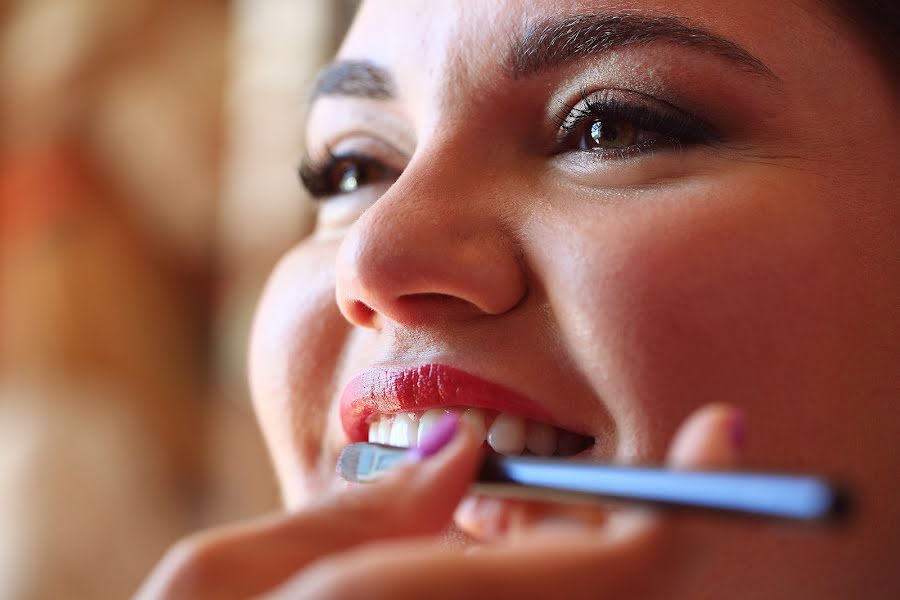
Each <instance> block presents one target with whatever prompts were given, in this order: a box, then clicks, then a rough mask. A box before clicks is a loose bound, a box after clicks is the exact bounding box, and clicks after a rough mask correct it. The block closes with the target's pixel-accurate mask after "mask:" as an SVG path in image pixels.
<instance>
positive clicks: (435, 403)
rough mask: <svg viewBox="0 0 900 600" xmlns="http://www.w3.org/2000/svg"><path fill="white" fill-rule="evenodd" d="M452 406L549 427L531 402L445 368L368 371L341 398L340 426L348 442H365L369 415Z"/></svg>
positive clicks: (543, 415)
mask: <svg viewBox="0 0 900 600" xmlns="http://www.w3.org/2000/svg"><path fill="white" fill-rule="evenodd" d="M451 406H465V407H473V408H485V409H490V410H495V411H498V412H506V413H509V414H514V415H518V416H521V417H525V418H530V419H534V420H538V421H544V422H549V423H552V422H553V419H552V418H551V417H550V415H548V414H547V412H546V411H545V410H544V409H542V408H541V407H539V406H537V405H536V404H535V403H534V401H533V400H531V399H530V398H527V397H525V396H523V395H522V394H519V393H517V392H514V391H512V390H510V389H508V388H505V387H503V386H501V385H499V384H496V383H492V382H490V381H486V380H484V379H481V378H480V377H476V376H475V375H472V374H471V373H466V372H465V371H461V370H459V369H455V368H453V367H449V366H447V365H421V366H418V367H415V368H411V369H401V370H383V369H372V370H369V371H365V372H363V373H361V374H359V375H357V376H356V377H354V378H353V379H351V380H350V382H349V383H348V384H347V387H346V388H345V389H344V393H343V395H342V396H341V406H340V410H341V424H342V425H343V427H344V432H345V433H346V434H347V437H348V438H349V439H350V442H364V441H366V439H368V433H369V422H370V421H371V419H372V417H373V415H376V414H394V413H398V412H401V411H407V412H418V411H423V410H427V409H429V408H442V407H451Z"/></svg>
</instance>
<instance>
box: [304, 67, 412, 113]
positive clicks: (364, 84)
mask: <svg viewBox="0 0 900 600" xmlns="http://www.w3.org/2000/svg"><path fill="white" fill-rule="evenodd" d="M319 96H356V97H360V98H370V99H372V100H390V99H391V98H393V97H395V96H396V86H395V84H394V78H393V77H392V76H391V74H390V73H389V72H388V71H387V70H386V69H383V68H381V67H379V66H378V65H376V64H374V63H371V62H369V61H365V60H342V61H338V62H335V63H332V64H330V65H328V66H327V67H325V68H324V69H322V71H321V72H320V73H319V75H318V77H316V81H315V83H314V84H313V86H312V91H311V92H310V95H309V101H310V103H312V101H313V100H315V99H316V98H318V97H319Z"/></svg>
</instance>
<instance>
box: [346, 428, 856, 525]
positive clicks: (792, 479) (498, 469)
mask: <svg viewBox="0 0 900 600" xmlns="http://www.w3.org/2000/svg"><path fill="white" fill-rule="evenodd" d="M348 451H350V453H351V454H352V455H353V456H354V457H358V460H357V461H355V469H351V471H352V472H349V473H347V472H343V471H347V470H348V469H345V468H344V465H343V460H344V456H345V455H347V453H348ZM404 452H405V449H403V448H394V447H392V446H385V445H382V444H369V443H359V444H351V445H350V446H348V447H347V448H345V450H344V453H343V454H342V459H341V468H342V474H343V475H344V477H345V478H346V479H350V480H352V481H370V480H372V479H376V478H377V477H379V476H380V475H381V474H383V473H384V472H386V471H387V470H389V469H390V468H391V467H392V466H393V465H394V464H396V463H397V462H398V461H401V460H403V455H404ZM473 488H474V489H473V491H475V492H477V493H480V494H486V495H492V496H504V497H515V498H530V499H537V500H554V501H563V502H572V501H575V502H578V501H591V502H596V501H598V500H618V501H627V502H640V503H649V504H654V505H665V506H673V507H686V508H699V509H707V510H713V511H719V512H728V513H737V514H744V515H757V516H767V517H776V518H783V519H791V520H800V521H828V520H836V519H840V518H843V517H845V516H846V515H847V514H848V506H849V503H848V495H847V494H846V493H845V492H844V491H842V490H841V489H839V488H838V487H836V486H835V485H833V484H831V483H829V482H828V481H826V480H824V479H821V478H819V477H814V476H810V475H783V474H771V473H745V472H729V471H673V470H668V469H658V468H643V467H624V466H612V465H604V464H598V463H591V462H586V461H576V460H564V459H553V458H537V457H525V456H501V455H485V458H484V461H483V463H482V465H481V469H480V471H479V474H478V477H477V480H476V483H475V485H474V486H473Z"/></svg>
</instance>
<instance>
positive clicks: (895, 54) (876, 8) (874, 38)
mask: <svg viewBox="0 0 900 600" xmlns="http://www.w3.org/2000/svg"><path fill="white" fill-rule="evenodd" d="M834 1H835V3H836V4H837V7H838V10H839V11H840V13H841V15H842V16H843V17H844V18H845V19H848V20H850V21H852V22H853V24H854V25H856V26H857V27H858V28H859V29H861V30H862V31H863V32H864V33H865V34H866V37H867V38H868V40H869V41H870V42H871V44H872V46H873V49H874V50H875V51H876V52H877V53H878V54H879V55H880V56H881V58H882V61H883V62H885V64H886V66H887V67H888V69H889V70H890V71H891V73H893V74H894V76H895V78H897V79H900V0H834Z"/></svg>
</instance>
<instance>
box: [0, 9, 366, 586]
mask: <svg viewBox="0 0 900 600" xmlns="http://www.w3.org/2000/svg"><path fill="white" fill-rule="evenodd" d="M353 4H354V3H353V2H339V1H330V0H241V1H237V2H234V3H229V2H227V0H191V1H190V2H182V1H179V0H19V1H12V0H6V1H5V2H3V3H0V82H2V84H0V531H2V532H3V535H2V536H0V598H121V597H126V596H128V595H129V594H130V593H131V592H133V591H134V589H135V586H136V585H137V584H138V582H139V581H140V580H141V578H142V577H144V576H145V575H146V573H147V571H148V570H149V568H150V567H151V566H152V564H153V563H154V562H155V561H156V560H158V558H159V556H160V555H161V553H162V552H163V550H164V549H165V547H167V546H168V545H169V544H171V543H172V541H173V540H175V539H176V538H178V537H180V536H181V535H184V533H185V532H187V531H190V530H192V529H195V528H197V527H198V526H201V525H205V524H209V523H211V522H219V521H222V520H228V519H233V518H236V517H243V516H247V515H250V514H253V513H256V512H259V511H262V510H266V509H269V508H271V507H273V506H274V505H275V496H274V493H275V492H274V487H273V483H272V475H271V471H270V469H269V466H268V464H267V462H266V460H265V456H264V453H263V450H262V446H261V443H260V440H259V436H258V433H257V431H256V427H255V424H254V423H253V420H252V415H251V413H250V410H249V403H248V402H247V398H246V384H245V383H244V376H243V351H244V350H243V349H244V345H245V342H246V330H247V326H248V323H249V319H250V315H251V313H252V305H253V303H254V301H255V298H256V296H257V295H258V293H259V287H260V285H261V282H262V281H263V279H264V277H265V274H266V273H267V272H268V270H269V268H270V267H271V265H272V263H273V262H274V260H275V258H276V257H277V255H278V254H280V253H281V252H282V251H283V250H284V249H285V248H286V247H288V246H289V245H290V244H292V243H294V242H295V241H296V240H297V239H299V237H300V236H301V235H302V233H303V232H304V231H305V230H306V229H308V227H309V225H310V222H311V212H310V210H311V209H310V208H309V204H308V202H306V201H305V199H304V198H303V197H302V195H301V194H300V192H299V190H298V187H297V185H296V182H295V178H294V167H295V165H296V161H297V159H298V157H299V145H300V139H301V135H302V117H303V108H304V107H303V104H304V93H305V92H304V90H305V86H306V85H308V83H309V81H310V80H311V79H312V77H313V76H314V73H315V71H316V70H317V69H318V68H319V66H320V65H321V63H322V61H323V60H325V59H326V58H327V57H328V55H329V54H330V53H331V51H332V50H333V48H334V46H335V42H336V39H337V35H338V32H339V31H340V30H342V29H343V27H345V26H346V20H347V18H348V16H349V14H350V11H351V9H352V5H353Z"/></svg>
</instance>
